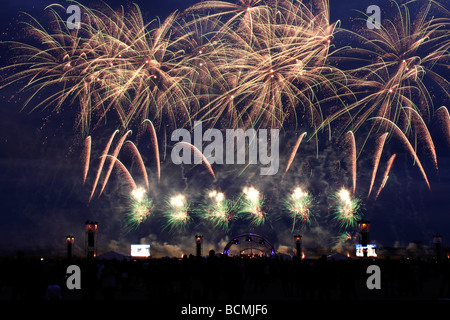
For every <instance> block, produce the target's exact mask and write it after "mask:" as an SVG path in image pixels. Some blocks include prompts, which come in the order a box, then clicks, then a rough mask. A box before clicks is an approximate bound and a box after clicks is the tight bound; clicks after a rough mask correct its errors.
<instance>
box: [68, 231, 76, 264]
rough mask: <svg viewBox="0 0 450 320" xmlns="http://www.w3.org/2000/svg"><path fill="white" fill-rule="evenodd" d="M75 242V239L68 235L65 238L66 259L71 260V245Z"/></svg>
mask: <svg viewBox="0 0 450 320" xmlns="http://www.w3.org/2000/svg"><path fill="white" fill-rule="evenodd" d="M74 242H75V237H74V236H71V235H68V236H66V247H67V259H69V260H70V259H72V249H73V243H74Z"/></svg>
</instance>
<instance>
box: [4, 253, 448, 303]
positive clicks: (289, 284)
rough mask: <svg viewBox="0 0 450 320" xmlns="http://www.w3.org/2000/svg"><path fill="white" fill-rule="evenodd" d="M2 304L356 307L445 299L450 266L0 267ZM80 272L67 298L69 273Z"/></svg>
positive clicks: (215, 260)
mask: <svg viewBox="0 0 450 320" xmlns="http://www.w3.org/2000/svg"><path fill="white" fill-rule="evenodd" d="M0 261H1V262H0V277H1V278H0V296H1V298H2V299H3V300H4V299H8V300H53V299H55V300H65V299H79V300H122V299H124V300H125V299H127V300H132V299H155V300H158V299H178V300H183V299H186V300H221V299H224V300H234V301H236V300H251V299H266V300H271V299H302V300H341V299H344V300H349V299H351V300H357V299H377V298H378V299H396V298H399V299H400V298H401V299H408V298H410V299H415V298H419V299H430V300H436V299H450V283H449V280H450V261H449V259H442V260H436V259H420V258H415V259H406V258H399V259H397V258H396V259H390V258H389V257H387V258H383V259H381V258H380V259H351V258H348V259H346V260H334V259H330V258H327V257H325V256H322V257H320V258H318V259H298V258H297V257H293V258H292V259H283V258H281V257H271V258H261V257H247V258H242V257H240V258H239V257H228V256H224V255H217V254H215V252H214V251H211V252H210V254H209V255H208V256H207V257H197V256H193V255H190V256H187V255H186V256H184V257H183V258H181V259H180V258H168V257H166V258H148V259H123V260H118V259H110V260H103V259H102V260H97V259H73V260H69V259H43V260H42V259H34V258H26V257H25V256H24V255H23V253H19V254H18V255H17V256H16V257H14V258H3V259H2V260H0ZM72 264H76V265H78V266H79V267H80V270H81V289H80V290H69V289H68V288H67V286H66V279H67V276H68V275H67V274H66V270H67V267H68V266H69V265H72ZM373 264H375V265H378V266H379V267H380V270H381V289H380V290H376V289H373V290H370V289H368V288H367V285H366V281H367V278H368V276H369V274H367V272H366V271H367V267H368V266H369V265H373Z"/></svg>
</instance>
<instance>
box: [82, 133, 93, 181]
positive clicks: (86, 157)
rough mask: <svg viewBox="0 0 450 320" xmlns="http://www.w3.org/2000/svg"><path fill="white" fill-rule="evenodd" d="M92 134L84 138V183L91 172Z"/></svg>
mask: <svg viewBox="0 0 450 320" xmlns="http://www.w3.org/2000/svg"><path fill="white" fill-rule="evenodd" d="M91 140H92V139H91V136H88V137H86V139H84V150H83V159H84V171H83V184H85V183H86V178H87V175H88V172H89V165H90V158H91V146H92V141H91Z"/></svg>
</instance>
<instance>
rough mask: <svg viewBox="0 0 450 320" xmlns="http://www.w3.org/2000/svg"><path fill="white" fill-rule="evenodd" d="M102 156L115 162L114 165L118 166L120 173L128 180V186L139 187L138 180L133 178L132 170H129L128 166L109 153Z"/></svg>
mask: <svg viewBox="0 0 450 320" xmlns="http://www.w3.org/2000/svg"><path fill="white" fill-rule="evenodd" d="M101 158H110V159H111V162H112V163H114V167H117V169H118V171H119V173H120V174H121V176H122V177H123V178H124V180H125V181H126V182H127V184H128V186H129V187H130V188H131V189H132V190H134V189H138V187H137V185H136V182H135V181H134V179H133V176H132V175H131V173H130V171H128V169H127V167H125V165H124V164H123V163H122V162H121V161H120V160H119V159H117V158H116V157H114V156H112V155H110V154H107V155H105V156H102V157H101Z"/></svg>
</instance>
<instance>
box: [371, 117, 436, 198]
mask: <svg viewBox="0 0 450 320" xmlns="http://www.w3.org/2000/svg"><path fill="white" fill-rule="evenodd" d="M373 119H375V120H380V121H386V122H388V123H389V124H390V125H391V126H392V128H393V129H394V131H395V132H396V133H397V134H398V136H399V138H400V139H401V140H402V141H403V143H404V144H405V146H406V147H407V149H408V151H409V152H410V154H411V156H412V157H413V158H414V160H415V162H416V163H417V165H418V166H419V169H420V172H421V173H422V175H423V178H424V179H425V182H426V184H427V186H428V189H429V190H431V186H430V182H429V181H428V177H427V174H426V173H425V170H424V169H423V167H422V164H421V162H420V160H419V157H418V156H417V153H416V152H415V151H414V148H413V146H412V145H411V143H410V142H409V140H408V138H407V137H406V136H405V134H404V133H403V132H402V131H401V130H400V128H399V127H398V126H397V125H396V124H395V123H394V122H392V121H391V120H389V119H385V118H381V117H375V118H373Z"/></svg>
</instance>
